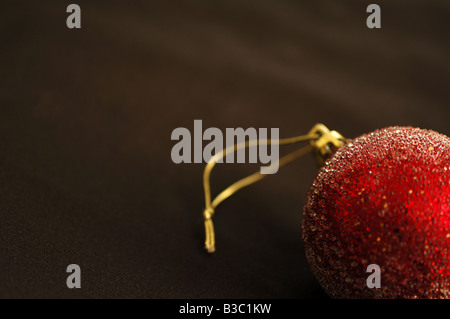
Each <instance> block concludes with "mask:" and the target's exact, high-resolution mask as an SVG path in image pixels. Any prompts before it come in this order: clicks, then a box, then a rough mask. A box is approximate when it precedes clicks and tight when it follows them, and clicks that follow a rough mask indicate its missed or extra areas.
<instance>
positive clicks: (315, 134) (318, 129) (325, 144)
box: [203, 123, 347, 253]
mask: <svg viewBox="0 0 450 319" xmlns="http://www.w3.org/2000/svg"><path fill="white" fill-rule="evenodd" d="M305 141H310V145H307V146H304V147H302V148H300V149H298V150H296V151H294V152H292V153H289V154H287V155H285V156H283V157H281V158H280V159H278V160H277V162H278V167H282V166H284V165H286V164H288V163H290V162H292V161H294V160H296V159H297V158H299V157H301V156H303V155H305V154H307V153H309V152H311V151H313V152H314V155H315V157H316V161H317V163H318V164H319V165H320V166H321V165H323V164H324V163H325V160H326V159H327V158H328V157H329V156H331V154H332V152H333V151H334V150H335V149H337V148H339V147H341V146H342V145H344V144H345V143H346V142H347V139H346V138H344V137H343V136H342V135H341V134H339V133H338V132H336V131H330V130H329V129H328V128H327V127H326V126H325V125H323V124H320V123H319V124H316V125H314V127H313V128H312V129H311V130H310V131H309V133H308V134H306V135H300V136H295V137H290V138H285V139H280V140H278V141H273V140H270V139H269V140H253V141H247V142H243V143H239V144H235V145H232V146H229V147H227V148H225V149H224V150H222V151H221V152H218V153H216V154H215V155H214V156H213V157H212V158H211V159H210V160H209V161H208V163H207V164H206V166H205V169H204V171H203V189H204V193H205V209H204V211H203V219H204V224H205V248H206V250H207V251H208V252H209V253H213V252H214V251H215V250H216V243H215V234H214V224H213V222H212V217H213V216H214V213H215V208H216V207H217V206H218V205H219V204H220V203H221V202H223V201H224V200H225V199H227V198H228V197H230V196H231V195H233V194H234V193H236V192H237V191H239V190H240V189H242V188H244V187H247V186H249V185H251V184H254V183H256V182H258V181H259V180H261V179H263V178H264V177H266V176H267V175H264V174H261V172H260V171H258V172H256V173H253V174H252V175H250V176H247V177H245V178H243V179H240V180H238V181H237V182H235V183H233V184H231V185H230V186H228V187H227V188H226V189H225V190H223V191H222V192H220V193H219V195H217V196H216V197H215V198H214V200H213V201H211V187H210V176H211V171H212V169H213V168H214V166H215V165H216V163H217V161H219V160H221V159H223V158H224V157H225V156H226V155H228V154H230V153H233V152H236V151H238V150H241V149H243V148H249V147H254V146H259V145H262V144H265V145H272V144H275V143H276V144H278V145H288V144H294V143H299V142H305Z"/></svg>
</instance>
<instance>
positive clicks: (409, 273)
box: [302, 127, 450, 298]
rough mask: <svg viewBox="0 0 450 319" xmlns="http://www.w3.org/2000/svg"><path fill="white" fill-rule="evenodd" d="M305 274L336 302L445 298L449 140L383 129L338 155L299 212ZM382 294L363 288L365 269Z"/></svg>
mask: <svg viewBox="0 0 450 319" xmlns="http://www.w3.org/2000/svg"><path fill="white" fill-rule="evenodd" d="M302 229H303V240H304V243H305V249H306V256H307V259H308V261H309V263H310V266H311V269H312V271H313V273H314V274H315V276H316V277H317V279H318V281H319V282H320V284H321V286H322V287H323V288H324V290H325V291H326V292H327V293H328V294H329V295H330V296H332V297H336V298H449V297H450V138H448V137H447V136H445V135H442V134H439V133H436V132H434V131H429V130H422V129H417V128H411V127H390V128H386V129H382V130H377V131H374V132H372V133H369V134H366V135H362V136H360V137H358V138H356V139H354V140H352V141H351V142H349V143H348V144H346V145H344V146H342V147H341V148H339V149H338V150H337V151H336V153H335V154H334V155H333V156H332V157H331V158H330V159H329V160H328V161H327V162H326V164H325V166H323V167H322V168H321V169H320V171H319V172H318V175H317V177H316V179H315V181H314V183H313V184H312V187H311V190H310V192H309V194H308V198H307V202H306V204H305V207H304V212H303V223H302ZM370 264H376V265H378V266H379V267H380V270H381V272H380V275H381V276H380V279H381V288H369V287H368V285H367V278H368V277H369V276H370V275H371V273H368V272H366V270H367V267H368V265H370Z"/></svg>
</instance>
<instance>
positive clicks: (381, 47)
mask: <svg viewBox="0 0 450 319" xmlns="http://www.w3.org/2000/svg"><path fill="white" fill-rule="evenodd" d="M69 3H70V2H66V1H3V2H2V8H1V10H0V25H1V27H0V38H1V39H2V41H1V50H0V59H1V64H0V72H1V77H0V88H1V91H0V92H1V94H0V109H1V116H0V154H1V156H0V256H1V258H0V278H1V280H0V281H1V284H0V297H3V298H6V297H8V298H11V297H12V298H20V297H28V298H34V297H39V298H50V297H53V298H55V297H56V298H59V297H63V298H81V297H83V298H84V297H86V298H103V297H105V298H310V297H313V298H323V297H326V295H325V294H324V293H323V291H322V289H321V288H320V286H319V285H318V283H317V282H316V280H315V278H314V277H313V276H312V274H311V273H310V270H309V267H308V264H307V262H306V259H305V255H304V251H303V244H302V241H301V230H300V224H301V214H302V206H303V204H304V202H305V200H306V195H307V192H308V190H309V187H310V185H311V182H312V181H313V179H314V176H315V174H316V172H317V167H316V165H315V163H314V161H313V159H312V157H310V156H307V157H304V158H302V159H300V160H298V161H297V162H295V163H292V164H290V165H289V166H287V167H286V168H283V169H281V170H280V171H279V173H278V174H277V175H275V176H271V177H269V178H267V179H265V180H264V181H262V182H261V183H259V184H257V185H254V186H252V187H251V188H248V189H245V190H243V191H242V192H240V193H239V194H237V195H236V196H233V197H231V198H230V199H229V200H227V201H226V202H224V203H223V204H222V205H221V206H220V207H219V208H218V209H217V215H216V217H215V225H216V236H217V238H216V239H217V252H216V253H215V254H214V255H207V254H206V253H205V252H204V250H203V239H204V237H203V236H204V231H203V223H202V210H203V206H204V203H203V192H202V170H203V165H202V164H180V165H176V164H174V163H173V162H172V161H171V157H170V152H171V148H172V146H173V145H174V144H175V143H174V142H173V141H171V139H170V136H171V132H172V130H173V129H175V128H177V127H187V128H188V129H190V130H193V120H194V119H202V120H203V126H204V128H207V127H218V128H220V129H225V128H227V127H233V128H234V127H244V128H247V127H256V128H259V127H267V128H271V127H278V128H280V135H281V136H282V137H288V136H294V135H300V134H304V133H306V132H307V131H308V130H309V129H310V128H311V127H312V126H313V125H314V124H315V123H317V122H322V123H324V124H326V125H327V126H328V127H329V128H332V129H336V130H338V131H339V132H341V133H342V134H343V135H345V136H347V137H356V136H358V135H360V134H363V133H366V132H370V131H372V130H374V129H377V128H382V127H386V126H390V125H412V126H418V127H422V128H428V129H433V130H436V131H438V132H441V133H444V134H446V135H450V128H449V125H448V123H449V106H448V101H449V83H450V65H449V63H448V56H449V53H450V44H449V41H448V31H449V27H450V5H449V2H448V1H446V0H429V1H424V0H423V1H395V2H394V3H393V2H392V1H378V2H377V3H378V4H379V5H380V6H381V8H382V28H381V29H379V30H370V29H368V28H367V27H366V22H365V20H366V17H367V13H366V7H367V5H368V4H369V3H371V2H369V1H356V0H355V1H331V0H330V1H321V0H320V1H256V0H255V1H237V0H232V1H176V2H175V1H174V2H169V1H164V2H163V1H158V2H156V1H155V2H151V1H133V2H132V3H131V2H126V1H120V2H119V1H78V2H76V3H77V4H79V5H80V6H81V9H82V28H81V29H80V30H69V29H68V28H67V27H66V24H65V21H66V17H67V13H66V7H67V5H68V4H69ZM290 149H292V148H289V147H287V148H285V149H282V152H283V153H284V152H287V151H289V150H290ZM256 169H257V166H255V165H254V164H253V165H242V164H239V165H232V164H223V165H221V166H220V167H218V168H216V169H215V171H214V172H213V178H212V186H213V192H214V193H215V194H216V193H217V192H218V191H220V190H221V189H223V188H224V187H226V186H227V185H228V184H230V183H232V182H234V181H236V180H237V179H239V178H240V177H243V176H246V175H247V174H249V173H252V172H253V171H255V170H256ZM72 263H75V264H78V265H80V267H81V272H82V283H81V284H82V288H81V289H68V288H67V287H66V278H67V276H68V274H67V273H66V267H67V266H68V265H69V264H72Z"/></svg>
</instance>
